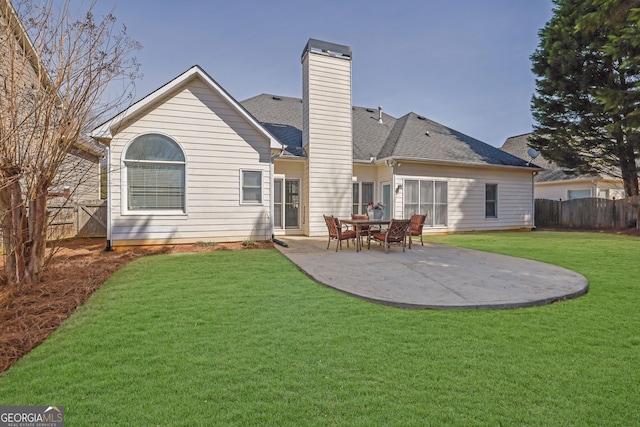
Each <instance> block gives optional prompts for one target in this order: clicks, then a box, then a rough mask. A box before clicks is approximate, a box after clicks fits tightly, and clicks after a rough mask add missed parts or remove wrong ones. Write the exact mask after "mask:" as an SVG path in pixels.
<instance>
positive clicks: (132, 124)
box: [92, 39, 540, 246]
mask: <svg viewBox="0 0 640 427" xmlns="http://www.w3.org/2000/svg"><path fill="white" fill-rule="evenodd" d="M302 68H303V90H302V93H303V96H302V99H297V98H290V97H283V96H276V95H266V94H263V95H259V96H256V97H253V98H250V99H247V100H246V101H244V102H242V103H239V102H237V101H236V100H235V99H234V98H233V97H232V96H231V95H229V94H228V93H227V92H226V91H225V90H224V89H223V88H222V87H221V86H220V85H219V84H218V83H217V82H216V81H215V80H213V79H212V78H211V77H210V76H209V75H208V74H207V73H205V72H204V71H203V70H202V69H201V68H199V67H198V66H194V67H192V68H190V69H189V70H187V71H186V72H185V73H183V74H181V75H180V76H178V77H177V78H175V79H173V80H172V81H170V82H169V83H167V84H166V85H164V86H162V87H161V88H160V89H158V90H156V91H155V92H153V93H152V94H150V95H148V96H147V97H145V98H143V99H142V100H140V101H138V102H137V103H135V104H134V105H132V106H131V107H130V108H128V109H127V110H126V111H124V112H122V113H120V114H119V115H117V116H116V117H114V118H112V119H110V120H109V121H107V122H105V123H104V124H103V125H101V126H99V127H98V128H96V129H95V130H94V131H93V132H92V137H94V138H95V139H96V140H98V141H100V142H102V143H104V144H105V145H107V146H109V154H108V160H109V163H110V167H109V170H110V177H109V185H108V187H109V196H108V200H109V211H108V215H109V220H108V222H109V225H110V228H109V232H108V234H109V236H108V239H109V242H110V244H111V245H112V246H124V245H143V244H166V243H191V242H196V241H203V240H204V241H233V240H236V241H237V240H244V239H260V240H263V239H269V238H271V237H272V235H276V236H281V235H305V236H325V235H326V233H327V230H326V225H325V222H324V220H323V217H322V215H323V214H329V215H335V216H338V217H343V218H346V217H349V216H350V215H351V214H352V213H361V212H366V207H367V204H368V203H369V202H378V201H380V202H383V203H384V204H385V205H386V206H387V209H386V210H385V216H386V217H387V218H391V217H393V218H403V217H404V218H408V217H409V216H410V215H411V214H413V213H418V212H420V213H425V214H427V224H426V227H425V231H426V232H457V231H474V230H511V229H530V228H532V227H533V176H534V173H535V172H537V171H539V170H540V169H539V168H538V167H537V166H534V165H528V164H527V162H526V161H524V160H522V159H520V158H517V157H515V156H512V155H510V154H508V153H505V152H503V151H501V150H499V149H497V148H495V147H491V146H489V145H487V144H485V143H482V142H480V141H478V140H476V139H473V138H471V137H468V136H466V135H463V134H461V133H459V132H456V131H454V130H452V129H449V128H447V127H445V126H442V125H440V124H438V123H435V122H433V121H431V120H428V119H426V118H425V117H422V116H419V115H417V114H414V113H408V114H406V115H405V116H403V117H400V118H394V117H392V116H390V115H388V114H385V113H383V112H382V111H381V110H379V109H373V108H364V107H354V106H352V103H351V98H352V95H351V93H352V91H351V83H352V75H351V49H350V48H349V47H348V46H343V45H337V44H333V43H328V42H323V41H319V40H314V39H310V40H309V41H308V43H307V44H306V45H305V48H304V50H303V53H302Z"/></svg>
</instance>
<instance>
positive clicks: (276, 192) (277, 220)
mask: <svg viewBox="0 0 640 427" xmlns="http://www.w3.org/2000/svg"><path fill="white" fill-rule="evenodd" d="M273 226H274V227H276V228H282V179H279V178H276V179H274V180H273Z"/></svg>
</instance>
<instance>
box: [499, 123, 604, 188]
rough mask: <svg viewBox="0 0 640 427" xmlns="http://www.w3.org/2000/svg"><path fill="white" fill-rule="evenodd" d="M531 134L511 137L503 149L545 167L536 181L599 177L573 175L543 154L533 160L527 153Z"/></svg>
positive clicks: (503, 145)
mask: <svg viewBox="0 0 640 427" xmlns="http://www.w3.org/2000/svg"><path fill="white" fill-rule="evenodd" d="M529 136H531V133H525V134H523V135H517V136H512V137H509V138H507V140H506V141H505V142H504V144H502V147H501V149H502V150H503V151H506V152H507V153H511V154H513V155H514V156H518V157H520V158H521V159H527V160H528V161H530V162H531V164H534V165H536V166H538V167H540V168H542V169H544V171H541V172H540V173H539V174H538V175H536V177H535V182H551V181H567V180H570V179H579V178H594V177H597V176H596V175H572V174H568V173H565V172H564V170H563V169H562V168H560V167H559V166H558V165H556V164H555V163H553V162H551V161H549V160H547V159H545V158H544V157H542V155H539V156H538V157H536V158H535V159H533V160H532V159H531V157H530V156H529V154H528V153H527V150H528V149H529V142H528V139H529Z"/></svg>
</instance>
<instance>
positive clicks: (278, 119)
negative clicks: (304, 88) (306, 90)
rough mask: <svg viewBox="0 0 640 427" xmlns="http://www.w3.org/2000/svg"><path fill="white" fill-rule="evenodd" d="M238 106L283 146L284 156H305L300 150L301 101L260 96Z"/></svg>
mask: <svg viewBox="0 0 640 427" xmlns="http://www.w3.org/2000/svg"><path fill="white" fill-rule="evenodd" d="M240 104H241V105H242V106H243V107H244V108H245V109H246V110H247V111H249V113H251V115H253V117H255V118H256V119H257V120H258V121H259V122H260V123H262V125H263V126H264V127H265V128H267V130H268V131H269V132H270V133H271V134H272V135H273V136H275V137H276V138H278V140H279V141H280V142H281V143H282V144H284V145H285V146H286V147H287V149H286V151H285V155H286V154H289V155H293V156H302V157H304V156H306V153H305V152H304V149H303V148H302V100H301V99H299V98H290V97H287V96H276V95H269V94H262V95H258V96H254V97H253V98H249V99H245V100H244V101H242V102H240Z"/></svg>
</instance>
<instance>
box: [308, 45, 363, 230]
mask: <svg viewBox="0 0 640 427" xmlns="http://www.w3.org/2000/svg"><path fill="white" fill-rule="evenodd" d="M302 63H303V135H302V138H303V145H304V146H305V148H306V151H307V159H308V161H307V164H306V170H305V177H304V182H303V194H304V195H305V199H304V203H303V205H304V206H303V215H304V218H303V222H304V224H303V225H304V231H305V234H307V235H309V236H324V235H326V233H327V227H326V224H325V222H324V220H323V217H322V215H323V214H329V215H335V216H338V217H348V216H349V215H350V214H351V210H352V203H353V200H352V191H353V187H352V185H353V172H352V171H353V136H352V135H353V134H352V132H353V131H352V117H351V60H350V59H348V58H342V57H334V56H331V55H325V54H322V53H318V52H310V53H307V54H306V55H305V56H304V57H303V60H302Z"/></svg>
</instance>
